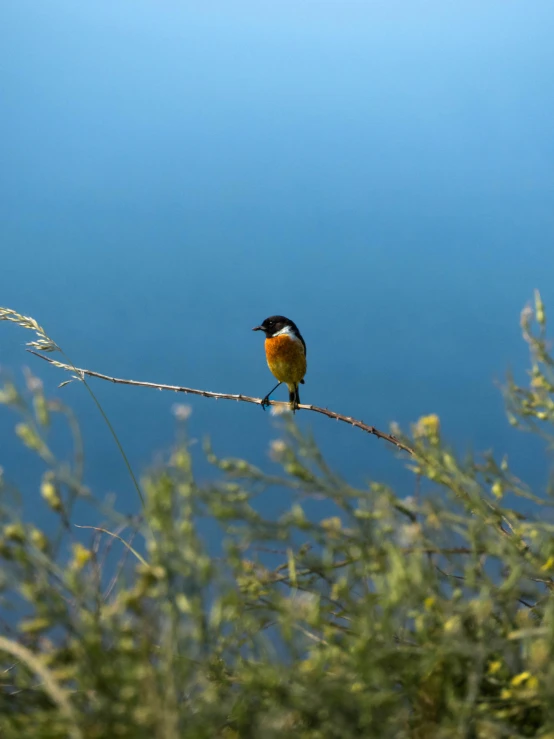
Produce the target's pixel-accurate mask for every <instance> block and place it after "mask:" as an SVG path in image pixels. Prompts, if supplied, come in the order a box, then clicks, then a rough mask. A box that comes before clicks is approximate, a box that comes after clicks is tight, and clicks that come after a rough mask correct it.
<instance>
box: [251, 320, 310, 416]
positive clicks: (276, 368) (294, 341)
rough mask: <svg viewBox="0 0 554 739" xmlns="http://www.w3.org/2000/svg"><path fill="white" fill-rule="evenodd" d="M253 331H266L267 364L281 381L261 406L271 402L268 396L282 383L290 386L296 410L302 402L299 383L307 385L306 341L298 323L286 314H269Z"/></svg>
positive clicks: (290, 398) (291, 400) (290, 397)
mask: <svg viewBox="0 0 554 739" xmlns="http://www.w3.org/2000/svg"><path fill="white" fill-rule="evenodd" d="M252 331H263V332H264V334H265V356H266V359H267V366H268V367H269V369H270V370H271V372H272V373H273V375H274V376H275V377H276V379H277V380H279V382H278V383H277V385H275V387H274V388H273V390H271V392H269V393H268V394H267V395H266V396H265V398H264V399H263V400H262V408H263V409H264V410H265V407H266V405H269V396H270V395H271V393H272V392H273V391H274V390H277V388H278V387H279V385H281V383H283V382H284V383H286V385H287V387H288V389H289V401H290V403H291V405H292V410H293V412H294V410H295V408H296V407H297V406H298V405H299V403H300V395H299V393H298V385H299V384H300V383H302V384H304V375H305V374H306V366H307V365H306V342H305V341H304V339H303V338H302V334H301V333H300V331H299V330H298V326H297V325H296V324H295V323H294V321H291V320H290V319H289V318H285V316H270V317H269V318H266V319H265V321H264V322H263V323H262V324H261V325H260V326H254V328H253V329H252Z"/></svg>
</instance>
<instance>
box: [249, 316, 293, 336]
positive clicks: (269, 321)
mask: <svg viewBox="0 0 554 739" xmlns="http://www.w3.org/2000/svg"><path fill="white" fill-rule="evenodd" d="M287 327H288V328H290V329H291V330H292V331H293V332H294V333H295V334H297V335H298V336H299V335H300V332H299V331H298V327H297V326H296V323H294V321H291V320H290V318H285V316H269V318H266V319H265V321H264V322H263V323H262V324H261V325H260V326H254V328H253V329H252V331H263V332H264V334H265V335H266V336H267V337H268V338H270V337H271V336H275V334H278V333H279V332H280V331H283V329H286V328H287Z"/></svg>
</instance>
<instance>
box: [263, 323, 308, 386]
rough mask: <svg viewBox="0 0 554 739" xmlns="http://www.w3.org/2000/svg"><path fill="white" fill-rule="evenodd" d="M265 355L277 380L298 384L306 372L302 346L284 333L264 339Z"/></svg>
mask: <svg viewBox="0 0 554 739" xmlns="http://www.w3.org/2000/svg"><path fill="white" fill-rule="evenodd" d="M265 356H266V359H267V365H268V367H269V369H270V370H271V372H272V373H273V374H274V375H275V377H276V378H277V379H278V380H279V382H286V383H294V384H298V383H299V382H300V380H301V379H302V378H303V377H304V375H305V374H306V367H307V364H306V354H305V353H304V346H303V345H302V342H301V341H298V340H296V339H291V338H290V337H289V336H287V335H286V334H284V335H281V336H274V337H273V338H268V339H266V340H265Z"/></svg>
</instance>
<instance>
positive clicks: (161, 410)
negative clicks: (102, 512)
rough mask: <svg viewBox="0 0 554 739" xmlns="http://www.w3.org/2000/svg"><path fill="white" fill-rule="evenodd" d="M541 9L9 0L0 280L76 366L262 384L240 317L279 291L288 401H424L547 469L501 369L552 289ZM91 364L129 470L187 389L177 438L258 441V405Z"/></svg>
mask: <svg viewBox="0 0 554 739" xmlns="http://www.w3.org/2000/svg"><path fill="white" fill-rule="evenodd" d="M553 23H554V5H553V4H552V2H551V0H536V1H535V2H533V3H532V4H529V3H520V2H506V0H502V2H500V1H499V2H496V1H485V2H483V0H479V1H478V2H477V1H476V2H471V1H468V2H464V3H450V2H444V0H441V1H440V2H438V1H437V2H407V1H406V2H391V1H390V0H387V1H386V2H384V1H383V2H370V0H364V1H363V2H351V1H350V0H342V1H341V2H320V1H319V0H314V1H313V2H298V0H295V1H294V2H287V1H285V2H279V3H275V2H271V3H269V2H240V1H239V0H237V1H234V2H232V3H224V2H221V3H212V2H201V3H200V2H195V3H190V2H153V1H152V2H145V1H144V0H132V2H131V1H130V0H128V1H127V2H114V1H113V0H109V1H104V0H94V2H92V1H89V2H86V1H82V2H78V3H76V2H74V0H71V2H69V1H63V0H50V2H48V3H42V2H38V1H35V2H28V1H27V0H5V1H4V2H3V3H2V5H1V7H0V27H1V31H0V34H1V44H0V85H1V87H0V94H1V100H2V102H1V107H2V114H1V116H0V140H1V152H2V153H1V169H2V176H1V178H0V239H1V241H0V243H1V245H2V246H1V249H2V260H1V270H0V304H1V305H4V306H8V307H11V308H14V309H16V310H18V311H20V312H22V313H25V314H28V315H32V316H34V317H35V318H36V319H37V320H38V321H39V322H40V323H42V324H43V325H44V326H45V327H46V329H47V331H48V332H49V333H50V335H51V336H52V337H53V338H54V339H55V340H56V341H57V342H58V343H59V344H60V345H61V346H62V347H63V348H64V350H65V352H66V353H67V354H68V356H69V357H70V358H71V360H72V361H73V362H74V363H75V364H76V365H78V366H82V367H88V368H91V369H96V370H98V371H101V372H105V373H107V374H113V375H116V376H121V377H131V378H135V379H144V380H152V381H158V382H166V383H172V384H183V385H189V386H192V387H199V388H204V389H209V390H218V391H223V392H242V393H245V394H251V395H258V396H261V395H263V394H265V393H266V392H267V391H268V390H269V389H270V388H271V387H272V381H273V378H272V377H271V376H270V374H269V371H268V370H267V368H266V366H265V361H264V358H263V349H262V338H261V336H260V335H259V334H252V333H251V331H250V329H251V327H252V326H254V325H256V324H258V323H260V322H261V321H262V320H263V319H264V318H265V317H266V316H267V315H270V314H273V313H283V314H285V315H288V316H290V317H291V318H293V319H294V320H295V321H296V322H297V324H298V325H299V327H300V329H301V331H302V333H303V334H304V337H305V339H306V341H307V344H308V360H309V369H308V375H307V378H306V380H307V384H306V385H305V386H304V388H303V393H302V399H303V401H304V402H310V403H314V404H317V405H325V406H328V407H330V408H333V409H335V410H337V411H340V412H343V413H346V414H352V415H354V416H356V417H358V418H361V419H363V420H364V421H366V422H368V423H372V424H374V425H376V426H377V427H379V428H382V429H384V430H386V429H388V427H389V423H390V422H391V421H393V420H394V421H398V422H399V423H400V424H401V425H402V426H403V427H404V428H408V426H409V423H410V422H412V421H414V420H416V419H417V418H418V417H419V416H420V415H422V414H427V413H431V412H433V413H438V414H439V416H440V418H441V421H442V427H443V430H444V433H445V435H446V437H447V438H448V439H449V441H450V442H451V443H452V444H453V445H454V446H455V448H456V449H457V450H459V451H460V452H461V453H463V452H464V451H466V450H467V449H473V450H479V449H489V448H492V449H494V450H495V452H497V453H498V454H499V455H500V454H501V453H503V452H504V451H508V452H510V455H511V461H512V462H513V464H514V466H515V469H516V471H517V472H520V473H521V474H522V475H525V476H526V477H527V478H529V479H531V481H532V482H534V483H535V484H536V485H537V487H538V489H539V492H540V487H541V486H542V485H543V484H544V483H545V481H546V469H545V468H544V467H543V466H542V463H540V464H538V459H539V458H538V457H537V456H536V454H537V448H536V446H534V445H533V443H532V442H531V441H530V440H529V439H528V438H526V437H522V436H521V435H518V434H517V432H514V431H512V430H510V429H509V427H508V426H507V423H506V421H505V417H504V413H503V406H502V400H501V397H500V394H499V392H498V390H497V389H495V387H494V382H495V380H499V379H502V378H503V376H504V372H505V370H506V368H507V366H508V365H509V364H511V366H512V368H513V369H514V370H515V371H516V373H517V374H518V376H520V377H522V376H523V369H524V368H525V366H526V348H525V346H524V344H523V342H522V341H521V339H520V332H519V323H518V319H519V312H520V310H521V308H522V307H523V305H524V304H525V303H526V302H527V301H528V300H529V299H530V298H531V297H532V291H533V289H534V288H539V289H540V290H541V292H542V294H543V298H544V299H545V301H546V303H547V307H548V306H550V308H551V312H552V311H554V283H553V280H552V276H553V274H554V248H553V236H554V166H553V165H554V136H553V131H554V87H553V85H552V73H553V70H554V44H552V27H553ZM0 330H1V336H0V362H1V364H2V366H3V367H4V368H6V367H7V368H11V370H12V371H13V373H14V374H15V375H16V376H18V373H19V367H20V366H21V365H22V364H23V363H27V364H29V365H30V366H32V368H33V371H34V372H36V373H38V374H40V376H41V377H43V378H44V380H45V382H46V385H47V387H48V389H49V390H52V391H53V392H55V393H56V394H59V396H60V397H63V399H64V400H65V401H66V402H68V403H70V404H71V405H72V406H73V407H74V408H75V409H76V411H77V412H78V415H79V418H80V421H81V423H82V425H83V430H84V434H85V443H86V452H87V457H86V478H87V482H88V484H89V485H90V486H91V487H92V488H93V489H94V490H95V492H96V493H97V494H98V495H100V496H103V495H104V494H105V493H107V492H115V493H116V494H117V498H118V506H119V508H120V509H122V510H123V511H136V510H137V508H138V502H137V500H136V495H135V493H134V491H133V488H132V485H131V482H130V480H129V478H128V475H127V472H126V470H125V467H124V465H123V462H122V460H121V458H120V456H119V453H118V451H117V449H116V447H115V445H114V443H113V440H112V439H111V437H110V435H109V433H108V431H107V429H106V427H105V426H104V424H103V422H102V420H101V419H100V417H99V415H98V413H97V411H96V409H95V408H94V406H93V404H92V403H91V401H90V398H89V397H88V396H87V394H86V392H85V391H84V389H83V388H82V387H80V386H79V385H78V384H76V383H74V384H72V385H70V386H68V387H66V388H64V389H63V390H59V391H57V390H55V388H56V385H57V383H59V382H60V381H61V380H62V379H65V378H63V377H62V376H61V374H60V373H59V372H58V371H56V370H54V369H51V368H48V367H47V366H45V365H44V366H43V365H42V364H40V362H39V361H38V360H34V359H32V358H29V357H26V355H25V354H24V346H23V345H24V342H25V341H26V340H29V339H30V338H31V336H30V335H27V334H26V332H23V331H21V330H20V329H17V328H15V327H10V326H7V325H6V324H3V325H2V326H0ZM94 389H95V391H96V393H97V394H98V396H99V398H100V400H101V402H102V404H103V406H104V408H105V410H106V412H107V413H108V415H109V417H110V419H111V420H112V422H113V424H114V426H115V428H116V430H117V432H118V434H119V435H120V438H121V441H122V443H123V445H124V447H125V449H126V450H127V452H128V454H129V457H130V459H131V462H132V464H133V466H134V467H135V469H136V470H137V472H140V471H143V470H144V469H145V468H146V467H147V466H148V464H149V463H150V462H152V460H153V459H154V458H155V455H156V452H157V451H161V450H164V449H166V448H167V447H168V445H169V444H170V443H171V442H172V440H173V438H174V431H175V421H174V418H173V416H172V414H171V407H172V405H173V403H175V402H176V401H178V402H187V403H190V405H191V406H192V407H193V415H192V418H191V421H190V430H191V434H192V436H194V437H196V438H198V439H201V438H202V437H203V436H204V435H205V434H209V435H210V436H211V438H212V441H213V444H214V447H215V450H216V452H218V453H220V454H222V455H237V456H242V457H246V458H248V459H250V460H251V461H253V462H255V463H257V464H260V465H262V466H264V467H269V466H270V465H271V462H270V461H269V458H268V445H269V441H270V440H271V439H273V438H275V437H276V436H277V435H278V432H277V431H276V429H275V421H274V419H273V418H272V417H271V416H270V415H269V414H267V413H266V414H263V413H262V412H261V410H260V409H259V408H257V407H254V406H251V405H246V404H236V403H229V402H224V401H218V402H215V401H212V400H206V399H201V398H194V397H190V398H188V399H186V398H184V397H183V396H179V397H175V396H172V395H170V394H165V393H159V392H156V391H148V390H139V389H132V388H125V387H113V386H110V385H108V384H107V383H100V382H96V383H95V384H94ZM276 397H279V396H278V395H277V396H276ZM282 397H283V399H284V397H286V396H285V393H284V392H283V395H282ZM298 418H299V422H300V424H301V426H302V427H304V428H311V429H312V430H313V433H314V435H315V437H316V439H317V441H318V442H319V444H320V445H321V447H322V449H323V451H324V452H325V454H326V455H327V457H328V458H329V461H330V462H331V464H332V465H333V466H334V467H335V468H336V469H338V470H339V471H340V472H342V473H343V474H344V475H345V476H346V477H347V478H348V479H349V481H350V482H352V483H355V484H364V483H365V482H366V481H368V480H372V479H376V480H384V481H386V482H389V483H391V484H394V485H396V486H397V488H398V489H399V491H400V492H401V494H402V493H403V491H404V490H405V493H406V494H410V493H411V492H412V486H413V481H412V480H411V479H410V477H409V476H408V475H407V474H405V473H403V471H402V463H401V462H399V460H398V459H396V458H395V456H394V453H393V452H392V451H391V450H390V449H389V448H388V447H387V445H385V444H384V443H383V442H379V441H377V440H376V439H374V438H371V437H368V436H366V435H365V434H363V433H361V432H360V431H358V430H356V429H352V428H349V427H347V426H345V425H343V424H337V423H335V422H332V421H329V420H328V419H326V418H323V417H318V416H316V415H315V414H306V413H304V414H299V416H298ZM14 421H15V418H14V416H13V415H12V414H10V413H9V412H7V411H6V410H5V409H4V410H2V409H0V434H1V437H0V438H1V440H2V443H1V447H0V464H1V465H2V466H3V467H4V470H5V474H6V476H8V477H9V478H10V479H11V480H12V481H14V482H17V483H18V484H19V485H20V487H21V488H22V491H23V493H24V497H25V500H26V501H27V502H28V503H29V504H30V505H34V504H35V502H36V500H37V499H38V497H39V493H38V480H39V473H40V469H41V466H40V464H37V463H35V462H34V461H32V460H33V457H32V455H31V453H30V452H28V451H26V450H24V449H22V448H21V446H20V444H19V442H17V441H16V440H15V439H14V437H13V425H14ZM66 444H67V441H66V440H65V437H64V436H63V435H62V436H61V437H59V438H58V441H57V449H58V451H59V452H61V453H62V454H63V453H64V452H67V449H66V447H65V446H64V445H66ZM196 459H197V465H198V473H199V476H200V478H201V479H206V478H209V477H210V476H213V474H214V473H213V472H211V471H210V470H209V468H208V466H207V465H206V464H205V462H204V461H203V458H202V453H201V451H200V449H199V448H198V450H197V452H196ZM268 505H270V504H268ZM268 513H269V514H271V509H270V508H268Z"/></svg>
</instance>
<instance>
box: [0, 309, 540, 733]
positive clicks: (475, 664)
mask: <svg viewBox="0 0 554 739" xmlns="http://www.w3.org/2000/svg"><path fill="white" fill-rule="evenodd" d="M522 327H523V332H524V336H525V339H526V340H527V342H528V343H529V347H530V351H531V362H532V368H531V373H530V384H529V387H528V388H523V387H519V386H518V385H516V384H515V382H514V381H513V380H509V381H508V384H507V387H506V400H507V407H508V418H509V421H510V423H511V424H512V425H513V426H516V427H518V428H521V429H522V430H529V431H532V432H534V433H538V434H540V435H541V436H545V437H548V432H549V428H550V425H551V424H552V421H553V420H554V397H553V396H554V361H553V360H552V358H551V357H550V355H549V354H548V351H547V343H546V335H545V318H544V310H543V307H542V304H541V302H540V298H539V297H538V296H537V300H536V305H535V310H534V311H531V309H526V310H525V311H524V313H523V316H522ZM0 399H1V401H2V402H3V403H4V404H6V405H9V406H11V407H12V408H14V409H15V410H16V411H17V412H18V413H20V414H21V421H20V422H19V424H18V426H17V427H16V433H17V435H18V436H19V438H20V439H21V441H22V443H24V444H25V445H26V446H27V447H29V448H30V449H32V450H34V451H35V452H36V453H37V454H38V455H40V456H41V457H42V459H43V460H44V461H45V463H46V465H47V467H48V470H47V472H46V473H45V474H44V476H43V478H42V481H41V483H40V485H37V493H36V494H37V497H38V495H39V494H40V495H41V496H42V499H43V501H44V504H45V505H46V506H48V507H49V508H50V509H51V511H52V512H53V515H55V516H56V517H57V518H58V519H59V533H57V534H56V535H54V536H47V535H46V534H45V533H44V532H43V531H41V530H40V529H39V528H37V526H36V525H34V524H32V523H29V522H25V521H24V520H20V518H19V517H18V516H17V515H16V514H15V513H14V510H17V506H15V505H14V503H13V491H11V488H10V486H9V484H8V482H7V481H6V480H5V479H4V478H0V479H1V482H0V492H1V494H2V495H1V500H2V508H1V511H0V514H1V533H0V559H1V567H0V587H1V590H2V598H3V601H2V607H3V610H4V613H5V616H4V620H3V622H2V634H1V635H0V736H1V737H2V738H3V739H4V738H5V739H11V738H12V737H18V738H19V737H39V738H42V737H45V738H46V737H47V738H52V739H58V738H60V739H61V738H62V737H67V736H70V737H83V738H86V739H105V738H106V737H110V738H111V737H122V738H126V737H129V738H132V739H141V738H142V737H145V738H147V739H174V738H175V739H176V738H177V737H179V738H181V737H186V738H187V739H188V737H191V738H196V737H198V739H203V738H206V739H208V738H209V739H213V738H215V737H221V738H225V739H234V738H235V737H236V738H238V737H241V738H242V737H248V738H252V739H254V738H256V739H273V738H277V737H279V738H281V737H291V738H292V737H300V738H302V739H349V738H350V737H384V738H387V737H391V738H393V737H394V738H395V739H396V738H402V737H406V738H408V737H410V738H411V737H414V738H418V739H419V738H422V739H423V738H427V737H429V738H433V737H437V738H441V739H442V738H444V739H446V738H450V737H452V738H454V737H475V738H479V739H489V738H490V739H495V738H496V737H543V739H544V738H546V737H550V739H553V738H554V660H553V659H552V656H553V655H552V651H553V648H554V619H553V617H554V599H553V598H552V589H553V581H552V572H553V570H554V538H553V536H552V533H553V530H554V527H553V524H552V523H550V522H549V517H548V510H547V509H549V507H550V505H551V501H550V499H549V498H546V497H541V496H538V495H533V494H532V492H531V491H530V490H528V489H527V487H526V486H525V485H524V484H523V483H522V482H521V481H520V480H518V479H517V478H516V477H515V476H514V475H513V474H512V473H511V471H510V468H509V466H508V463H507V461H506V460H505V459H502V460H497V459H495V458H494V457H493V456H492V455H484V456H483V457H480V458H472V457H468V458H465V459H464V460H463V461H461V460H460V459H458V458H457V457H456V455H455V454H454V453H453V452H452V451H451V450H450V449H449V448H448V446H447V445H446V444H445V443H444V442H443V439H442V437H441V431H440V424H439V419H438V418H437V417H436V416H433V415H430V416H427V417H424V418H422V419H420V420H419V422H418V423H417V424H416V425H415V426H414V428H413V429H412V434H411V438H408V436H407V435H406V436H403V435H402V434H401V433H400V431H399V430H398V429H396V430H395V433H396V434H398V435H399V436H400V438H401V440H402V441H403V442H404V443H405V444H407V445H409V446H411V447H412V448H413V450H414V454H413V455H412V456H408V455H406V454H402V455H399V464H402V463H403V461H402V460H404V459H405V460H407V464H408V466H409V467H410V469H411V470H412V471H413V474H414V489H415V490H417V494H415V495H414V496H412V497H410V498H405V497H404V496H403V495H398V494H396V493H395V492H394V491H393V490H391V489H389V488H388V487H387V486H386V485H384V484H381V483H378V482H374V483H372V484H371V485H369V487H368V488H367V489H365V490H355V489H353V488H352V487H351V486H349V485H348V484H347V483H346V482H345V481H344V480H342V479H340V478H338V477H337V476H336V475H335V474H334V473H333V472H332V471H330V470H329V469H328V467H327V465H326V464H325V462H324V460H323V459H322V458H321V455H320V453H319V452H318V450H317V448H316V446H315V444H314V443H313V441H312V440H311V439H310V438H307V437H306V436H303V435H302V434H301V433H300V432H299V431H298V428H297V427H296V426H295V425H294V423H293V421H292V420H291V418H290V417H289V416H288V415H287V416H283V418H282V423H283V436H282V438H281V439H278V440H276V441H275V442H273V444H272V446H271V455H272V458H273V460H274V461H275V462H276V463H278V464H279V465H280V468H281V472H280V473H279V475H269V474H266V473H264V472H263V471H261V470H259V469H257V468H255V467H253V466H252V465H251V464H249V463H248V462H245V461H243V460H236V459H218V458H217V457H216V456H215V454H214V453H213V451H212V450H211V449H210V448H209V447H208V446H207V447H206V453H207V455H208V458H209V460H210V461H211V462H213V464H214V465H215V466H216V467H217V468H219V470H220V472H218V473H217V474H214V480H215V481H214V482H213V483H212V484H206V485H199V484H198V483H197V482H196V481H195V477H194V474H193V463H192V459H191V455H190V444H189V443H188V440H187V437H186V431H185V424H186V420H185V419H184V417H185V416H186V415H187V414H186V412H182V413H180V414H179V416H180V418H181V420H178V433H177V438H176V442H175V446H174V448H173V449H172V450H171V451H170V454H169V455H168V460H167V463H166V464H164V465H159V466H158V467H156V468H155V469H153V470H152V471H151V472H150V473H149V474H147V475H146V476H145V478H144V479H143V481H142V484H141V490H142V493H143V496H144V501H145V506H144V510H143V513H142V515H141V516H140V517H134V518H128V517H125V516H122V515H118V514H117V513H115V512H113V511H111V510H109V509H108V507H107V506H106V505H105V504H103V503H99V502H95V500H94V497H93V496H92V494H91V493H90V492H89V491H88V490H87V489H86V488H85V487H84V486H83V483H82V450H81V443H80V437H79V434H78V427H77V425H76V423H75V419H74V418H73V416H72V414H71V412H70V411H69V410H68V409H66V408H65V407H64V406H63V405H62V404H61V403H60V402H59V401H57V400H50V399H47V398H45V396H44V393H43V390H42V386H41V383H40V382H39V381H38V380H37V379H36V378H34V377H32V376H31V375H28V377H27V390H26V391H25V392H20V391H19V389H18V388H17V387H16V386H14V385H13V384H10V383H6V384H5V385H4V387H3V388H2V390H1V395H0ZM53 413H64V414H65V415H66V417H67V419H68V421H69V423H70V426H71V428H72V430H73V433H74V435H75V442H76V446H75V448H76V453H75V458H74V459H73V460H71V461H67V460H66V461H60V460H58V459H56V457H55V455H54V452H53V451H52V449H51V445H50V441H49V435H50V432H49V422H50V417H51V415H52V414H53ZM352 433H356V432H355V431H354V430H353V431H352ZM367 443H368V444H371V443H373V442H372V440H371V439H370V438H368V440H367ZM546 443H547V444H549V443H550V440H549V438H546ZM383 453H385V451H384V450H383ZM270 490H271V491H273V493H275V492H276V491H278V494H279V495H283V494H284V491H287V495H289V496H290V500H291V506H290V508H289V510H287V512H286V513H285V514H284V515H282V516H281V517H280V518H278V519H277V520H267V519H265V518H263V516H262V515H261V514H260V512H259V509H258V507H257V505H256V497H257V496H259V495H262V494H268V493H267V492H266V491H270ZM311 496H323V497H324V498H325V499H326V501H328V502H329V503H331V504H332V505H333V506H334V509H335V512H334V514H333V515H331V516H329V515H328V516H327V517H326V518H325V519H323V520H314V519H313V517H308V516H307V515H306V514H305V512H304V510H303V506H304V507H305V501H306V499H307V498H309V497H311ZM518 498H524V499H525V500H526V508H528V509H532V510H533V511H534V514H533V517H532V518H531V517H528V518H526V517H523V516H522V515H521V513H518V508H521V505H519V504H518V502H517V499H518ZM75 501H83V502H88V503H90V504H91V505H92V506H96V509H95V511H94V515H95V517H96V518H95V520H98V518H99V517H102V520H103V521H105V523H103V524H102V526H99V527H96V528H94V529H90V530H83V529H82V528H76V527H75V526H74V523H73V519H74V516H73V514H72V511H73V507H74V504H75ZM514 501H515V503H514ZM510 502H511V503H512V505H509V503H510ZM79 505H80V506H81V505H82V503H80V504H79ZM326 508H327V509H328V505H327V504H326ZM91 514H92V509H91ZM206 518H207V519H208V520H209V525H210V531H212V532H213V531H214V530H217V531H218V532H220V542H218V546H217V547H215V548H214V547H213V546H212V545H211V546H210V547H208V546H206V543H205V542H204V541H203V537H202V532H203V531H205V525H206V524H205V519H206ZM214 549H215V550H216V551H214ZM9 607H11V609H12V610H11V612H10V611H8V608H9ZM6 614H7V615H6Z"/></svg>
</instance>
